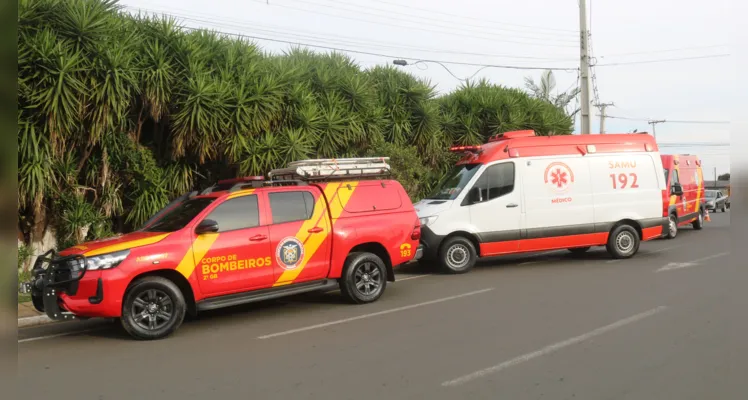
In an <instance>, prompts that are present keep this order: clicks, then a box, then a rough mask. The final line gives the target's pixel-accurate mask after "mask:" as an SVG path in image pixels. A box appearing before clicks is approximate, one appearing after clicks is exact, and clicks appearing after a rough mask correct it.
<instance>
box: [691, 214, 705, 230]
mask: <svg viewBox="0 0 748 400" xmlns="http://www.w3.org/2000/svg"><path fill="white" fill-rule="evenodd" d="M691 226H693V229H696V230H697V231H698V230H701V229H703V228H704V210H699V216H698V217H696V221H693V223H692V224H691Z"/></svg>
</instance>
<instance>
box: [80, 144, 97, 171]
mask: <svg viewBox="0 0 748 400" xmlns="http://www.w3.org/2000/svg"><path fill="white" fill-rule="evenodd" d="M93 148H94V145H92V144H91V145H88V146H86V150H84V151H83V154H82V155H81V159H80V161H78V167H77V168H76V172H78V174H80V172H81V170H83V166H85V165H86V161H88V157H90V156H91V152H92V151H93Z"/></svg>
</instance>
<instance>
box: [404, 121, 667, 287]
mask: <svg viewBox="0 0 748 400" xmlns="http://www.w3.org/2000/svg"><path fill="white" fill-rule="evenodd" d="M450 150H451V151H453V152H459V153H465V155H464V156H463V157H462V158H461V159H460V161H459V162H458V163H457V165H456V166H455V168H454V169H453V170H452V171H451V172H450V173H449V174H448V175H447V176H446V178H445V179H444V180H443V181H442V182H441V183H440V184H439V186H438V187H437V190H436V191H435V192H434V193H433V194H431V195H430V196H428V197H427V198H425V199H423V200H421V201H419V202H418V203H416V204H415V207H416V211H417V212H418V216H419V218H420V221H421V245H420V246H421V250H422V251H423V255H424V256H423V257H424V260H431V261H436V262H437V263H438V264H439V265H440V266H441V267H442V268H443V269H444V270H445V271H446V272H449V273H464V272H467V271H469V270H470V269H471V268H472V267H473V265H475V262H476V260H477V259H478V258H479V257H493V256H498V255H502V254H512V253H521V252H533V251H543V250H555V249H569V251H571V252H572V253H583V252H586V251H587V250H589V249H590V248H591V247H594V246H606V248H607V251H608V252H609V253H610V254H611V255H612V257H614V258H629V257H631V256H633V255H634V254H636V252H637V251H638V249H639V243H640V242H641V241H643V240H644V241H646V240H651V239H655V238H659V237H661V236H662V233H663V228H665V229H666V227H667V224H668V219H667V215H668V214H667V209H665V207H664V206H663V203H665V204H667V202H664V199H666V198H667V197H668V196H667V195H668V193H667V192H666V184H665V175H664V173H663V167H662V161H661V159H660V154H659V152H658V148H657V143H656V142H655V139H654V138H653V137H652V136H651V135H648V134H606V135H565V136H536V135H535V132H533V131H516V132H507V133H504V134H503V135H497V136H494V137H492V138H490V139H489V141H488V143H486V144H483V145H482V146H457V147H453V148H451V149H450Z"/></svg>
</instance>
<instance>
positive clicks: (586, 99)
mask: <svg viewBox="0 0 748 400" xmlns="http://www.w3.org/2000/svg"><path fill="white" fill-rule="evenodd" d="M579 39H580V40H579V80H580V83H581V85H580V90H581V97H582V98H581V103H582V107H581V110H580V112H581V114H582V126H581V133H582V135H589V134H590V133H591V132H592V125H591V121H590V59H589V44H588V40H589V32H588V31H587V0H579Z"/></svg>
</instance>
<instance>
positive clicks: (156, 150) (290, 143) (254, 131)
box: [17, 0, 573, 262]
mask: <svg viewBox="0 0 748 400" xmlns="http://www.w3.org/2000/svg"><path fill="white" fill-rule="evenodd" d="M18 38H19V40H18V85H17V86H18V108H19V112H18V185H19V191H18V200H19V202H18V204H19V206H18V207H19V210H18V211H19V230H20V231H21V233H22V234H21V236H23V239H24V241H25V243H27V244H29V248H30V249H31V251H32V253H33V254H39V253H41V252H43V251H44V250H47V249H48V248H49V247H50V246H53V245H54V244H53V243H50V240H49V239H50V238H53V237H56V238H57V241H58V243H57V245H58V247H65V246H67V245H68V244H71V243H75V242H80V241H82V240H86V239H91V238H97V237H101V236H102V235H108V234H110V233H111V232H112V231H117V232H122V231H127V230H130V229H133V228H135V227H137V226H139V225H140V224H142V223H143V222H144V221H146V220H147V219H148V218H149V217H150V216H151V215H153V214H154V213H156V212H157V211H158V210H159V209H160V208H161V207H163V206H164V205H165V204H166V203H167V202H168V201H169V199H170V198H173V197H175V196H178V195H180V194H183V193H185V192H188V191H190V190H193V189H196V188H200V187H204V186H206V185H209V184H211V183H213V182H214V181H215V180H217V179H222V178H227V177H232V176H236V175H237V174H252V175H259V174H264V173H266V172H267V171H268V170H270V169H272V168H276V167H279V166H282V165H285V164H286V163H288V162H289V161H292V160H297V159H302V158H317V157H341V156H358V155H364V154H378V155H383V156H391V157H393V160H395V161H393V162H396V164H397V165H398V168H400V169H402V171H400V175H398V177H399V178H400V179H402V180H403V182H404V183H405V184H406V186H407V189H408V192H409V193H410V194H411V195H412V196H413V197H414V198H417V197H419V196H421V195H423V194H425V193H427V192H428V191H430V190H431V188H432V187H433V186H434V185H435V184H436V183H437V182H438V181H439V179H440V178H441V176H442V175H443V174H444V173H445V171H446V170H447V169H448V168H449V167H450V166H451V165H452V164H453V163H454V160H455V156H454V155H452V154H451V153H449V152H448V151H447V149H448V147H449V146H450V145H452V144H455V143H481V142H483V141H484V140H485V139H486V137H488V136H490V135H492V134H495V133H500V132H504V131H507V130H513V129H534V130H536V131H537V132H539V133H540V134H556V133H568V132H570V129H571V122H570V121H571V120H570V118H569V116H568V115H566V114H565V113H564V112H563V110H561V108H560V107H558V106H557V105H556V103H554V101H555V102H557V103H558V104H561V103H562V102H561V99H560V98H558V96H557V97H555V98H553V101H550V102H549V101H546V100H547V99H546V98H533V97H531V96H528V95H527V94H526V93H524V92H522V91H520V90H518V89H510V88H505V87H502V86H498V85H493V84H490V83H488V82H486V81H481V82H479V83H475V84H472V83H471V84H466V85H465V86H463V87H461V88H459V89H458V90H456V91H455V92H453V93H450V94H447V95H444V96H441V97H437V96H436V91H435V88H434V86H433V85H432V84H431V83H429V82H427V81H424V80H421V79H419V78H416V77H414V76H413V75H411V74H408V73H406V72H403V71H400V70H397V69H394V68H392V67H389V66H381V67H374V68H371V69H368V70H364V69H362V68H361V67H360V66H359V65H357V64H356V62H355V61H354V60H353V59H351V58H350V57H348V56H347V55H344V54H339V53H326V54H320V53H315V52H312V51H309V50H305V49H298V48H294V49H291V50H290V51H288V52H287V53H285V54H280V55H273V54H267V53H264V52H262V51H261V50H260V49H259V48H258V47H257V46H256V45H255V44H254V43H250V42H248V41H246V40H243V39H237V38H235V37H230V36H227V35H226V34H223V33H220V32H210V31H204V30H188V29H183V28H182V27H181V26H180V24H179V22H178V21H176V20H175V19H173V18H169V17H157V16H149V15H130V14H126V13H122V12H121V11H120V9H119V6H118V4H117V2H116V1H115V0H65V1H63V0H33V1H32V0H19V8H18ZM572 97H573V96H572ZM544 99H546V100H544ZM565 104H568V101H567V103H565ZM32 262H33V261H32Z"/></svg>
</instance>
